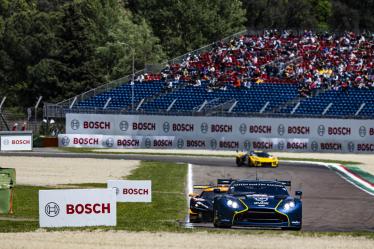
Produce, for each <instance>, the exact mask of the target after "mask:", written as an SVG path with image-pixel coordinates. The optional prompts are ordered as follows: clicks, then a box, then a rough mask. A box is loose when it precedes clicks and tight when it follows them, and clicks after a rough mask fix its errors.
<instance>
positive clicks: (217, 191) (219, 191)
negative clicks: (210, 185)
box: [213, 188, 221, 194]
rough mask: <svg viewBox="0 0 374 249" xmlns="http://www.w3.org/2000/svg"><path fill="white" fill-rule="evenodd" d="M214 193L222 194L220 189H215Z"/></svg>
mask: <svg viewBox="0 0 374 249" xmlns="http://www.w3.org/2000/svg"><path fill="white" fill-rule="evenodd" d="M213 192H214V193H216V194H219V193H221V190H220V189H219V188H215V189H214V190H213Z"/></svg>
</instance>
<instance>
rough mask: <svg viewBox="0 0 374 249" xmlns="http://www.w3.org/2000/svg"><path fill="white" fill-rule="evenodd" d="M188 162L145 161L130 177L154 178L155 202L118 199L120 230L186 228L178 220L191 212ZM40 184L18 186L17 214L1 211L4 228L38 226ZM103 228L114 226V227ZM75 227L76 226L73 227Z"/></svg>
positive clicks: (0, 228) (15, 229)
mask: <svg viewBox="0 0 374 249" xmlns="http://www.w3.org/2000/svg"><path fill="white" fill-rule="evenodd" d="M186 174H187V165H186V164H176V163H161V162H142V163H141V165H140V167H139V168H137V169H135V170H134V172H132V174H131V175H130V176H129V177H128V179H137V180H152V203H118V204H117V226H116V227H115V228H114V229H118V230H134V231H140V230H144V231H182V230H183V229H184V228H183V227H181V226H180V225H179V223H178V220H183V219H184V218H185V215H187V208H186V195H185V193H184V190H185V181H186ZM77 185H78V186H79V187H80V188H92V187H93V188H106V184H94V183H92V184H80V185H79V184H74V186H73V187H74V188H75V187H77ZM39 189H45V188H39V187H33V186H16V188H15V193H14V213H15V214H14V215H0V220H1V219H4V220H1V222H0V232H23V231H33V230H36V229H37V228H38V222H37V221H38V214H39V213H38V208H39V207H38V191H39ZM101 229H113V228H111V227H109V228H108V227H107V228H101ZM70 230H74V228H70Z"/></svg>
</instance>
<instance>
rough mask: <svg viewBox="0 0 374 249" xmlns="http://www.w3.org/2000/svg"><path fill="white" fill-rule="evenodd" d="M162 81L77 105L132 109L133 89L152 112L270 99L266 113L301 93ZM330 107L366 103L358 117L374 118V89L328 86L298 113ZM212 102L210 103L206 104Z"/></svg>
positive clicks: (343, 109)
mask: <svg viewBox="0 0 374 249" xmlns="http://www.w3.org/2000/svg"><path fill="white" fill-rule="evenodd" d="M163 88H164V82H163V81H152V82H145V83H135V84H134V85H133V86H132V85H131V84H123V85H121V86H119V87H117V88H114V89H111V90H109V91H106V92H103V93H100V94H98V95H96V96H93V97H91V98H89V99H86V100H84V101H81V102H79V103H78V104H77V105H76V106H75V108H86V109H102V108H103V107H104V105H105V103H106V102H107V100H108V98H111V101H110V103H109V105H108V106H107V109H108V110H120V109H129V108H130V107H131V104H132V91H133V92H134V95H133V96H134V107H136V106H137V105H138V104H139V102H140V101H141V99H143V98H149V97H154V99H148V101H146V102H145V103H144V104H143V105H142V106H141V108H140V109H141V110H143V111H145V112H150V113H159V112H165V111H166V110H167V108H168V107H169V106H170V104H171V103H172V102H173V101H174V100H176V101H175V103H174V105H173V106H172V108H171V109H170V112H191V111H196V110H197V109H198V108H199V107H200V106H201V105H202V104H203V103H204V101H205V100H207V101H208V102H209V101H210V102H212V106H217V105H219V104H222V103H225V102H227V101H230V100H233V101H234V100H235V101H238V102H237V105H236V106H235V107H234V109H233V110H232V112H233V113H247V112H248V113H256V112H259V111H260V110H261V109H262V108H263V107H264V105H265V104H266V103H267V102H269V105H268V106H267V107H266V109H265V111H264V112H265V113H272V112H273V110H274V109H275V108H278V107H282V106H284V105H285V103H286V102H287V101H290V100H293V99H296V98H297V97H298V88H297V85H296V84H280V83H260V84H253V85H252V86H251V87H250V88H249V89H248V88H240V89H238V88H235V87H233V86H232V85H231V84H229V83H228V84H227V85H226V90H214V91H211V92H208V91H207V82H203V83H202V85H201V86H192V85H187V86H184V87H181V88H178V89H174V90H173V91H172V92H170V93H164V92H163ZM329 103H333V104H332V106H331V108H330V109H329V110H328V111H327V112H326V113H325V116H337V117H339V116H340V117H348V116H354V115H355V113H356V112H357V110H358V109H359V108H360V106H361V105H362V103H365V106H364V107H363V108H362V110H361V111H360V113H359V115H358V116H359V117H364V118H374V90H368V89H357V88H350V89H349V90H348V91H347V92H346V93H345V92H342V91H341V90H338V91H336V90H329V91H327V92H325V93H321V94H319V95H318V96H316V97H310V98H304V99H302V100H301V102H300V105H299V107H298V108H297V110H296V111H295V113H294V114H295V115H304V116H320V115H322V113H323V111H324V110H325V109H326V107H327V106H328V105H329ZM295 105H296V104H293V105H288V106H285V107H284V108H282V109H280V110H278V111H277V113H284V114H290V113H291V111H292V109H293V108H294V107H295ZM208 106H209V104H208V105H207V107H208Z"/></svg>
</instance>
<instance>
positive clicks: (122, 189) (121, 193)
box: [108, 180, 152, 202]
mask: <svg viewBox="0 0 374 249" xmlns="http://www.w3.org/2000/svg"><path fill="white" fill-rule="evenodd" d="M108 188H110V189H114V190H115V191H116V194H117V202H152V182H151V181H148V180H109V181H108Z"/></svg>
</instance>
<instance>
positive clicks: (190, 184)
mask: <svg viewBox="0 0 374 249" xmlns="http://www.w3.org/2000/svg"><path fill="white" fill-rule="evenodd" d="M192 179H193V175H192V164H191V163H189V164H188V170H187V195H188V194H189V193H192V192H193V180H192ZM190 199H191V198H190V197H189V196H188V198H187V210H189V208H190ZM186 224H190V215H189V214H188V213H187V218H186Z"/></svg>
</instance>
